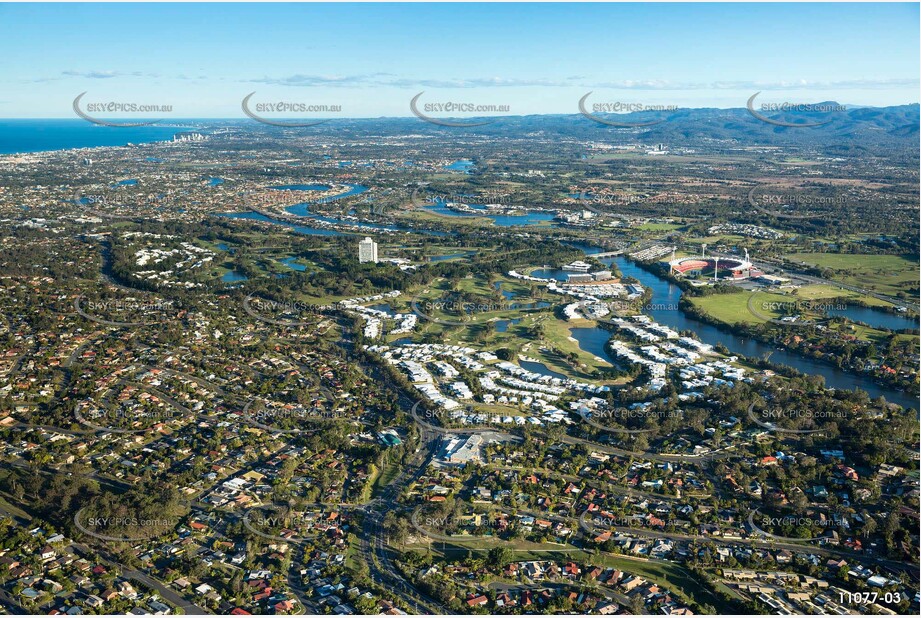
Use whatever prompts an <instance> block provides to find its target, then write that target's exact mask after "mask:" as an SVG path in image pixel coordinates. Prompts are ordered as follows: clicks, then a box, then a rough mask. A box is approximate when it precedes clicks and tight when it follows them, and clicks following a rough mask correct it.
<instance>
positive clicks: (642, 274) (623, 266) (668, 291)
mask: <svg viewBox="0 0 921 618" xmlns="http://www.w3.org/2000/svg"><path fill="white" fill-rule="evenodd" d="M600 252H601V250H600V249H598V250H596V249H594V248H592V249H589V250H586V253H587V254H591V253H600ZM601 261H602V262H603V263H605V264H608V265H614V266H616V267H617V268H618V269H619V270H620V272H621V273H623V275H624V276H625V277H633V278H635V279H637V280H639V281H640V283H642V284H643V285H644V286H646V287H647V288H649V289H650V290H652V299H651V300H650V307H649V310H648V311H647V313H648V314H649V316H650V317H652V318H653V319H654V320H655V321H657V322H659V323H661V324H665V325H666V326H669V327H670V328H673V329H675V330H678V331H682V330H688V331H692V332H694V333H696V334H697V337H698V338H699V339H700V340H701V341H703V342H704V343H709V344H711V345H716V344H717V343H722V344H723V345H725V346H726V347H727V348H728V349H729V351H731V352H732V353H733V354H739V355H743V356H749V357H751V358H764V357H765V356H767V357H768V358H769V360H770V361H771V362H772V363H777V364H780V365H787V366H789V367H793V368H794V369H796V370H797V371H800V372H802V373H805V374H811V375H820V376H822V377H823V378H825V386H826V387H828V388H834V389H842V390H853V389H856V388H860V389H861V390H864V391H866V392H867V393H869V395H870V396H871V397H879V396H883V397H885V398H886V401H889V402H891V403H897V404H899V405H901V406H903V407H906V408H914V409H916V410H917V409H918V396H917V395H911V394H910V393H904V392H901V391H897V390H895V389H893V388H889V387H886V386H883V385H881V384H877V383H876V382H875V381H873V380H872V379H871V378H869V377H867V376H863V375H860V374H856V373H850V372H846V371H842V370H841V369H838V368H837V367H834V366H832V365H830V364H828V363H825V362H822V361H819V360H814V359H811V358H806V357H805V356H800V355H799V354H794V353H792V352H788V351H787V350H782V349H778V348H775V347H773V346H770V345H767V344H764V343H761V342H760V341H755V340H753V339H747V338H745V337H740V336H739V335H736V334H734V333H730V332H729V331H724V330H721V329H719V328H717V327H715V326H712V325H710V324H707V323H705V322H701V321H700V320H696V319H694V318H692V317H690V316H688V315H687V314H685V313H684V312H683V311H681V310H680V309H679V308H678V301H679V300H680V299H681V288H679V287H678V286H677V285H674V284H673V283H671V282H670V281H668V280H667V279H664V278H662V277H659V276H657V275H654V274H652V273H650V272H649V271H646V270H643V269H642V268H640V267H639V266H637V265H636V264H634V263H633V262H631V261H630V260H628V259H627V258H625V257H622V256H618V257H614V258H603V259H602V260H601ZM585 330H592V329H585ZM587 335H589V334H588V333H585V334H584V335H582V337H583V338H584V337H585V336H587ZM573 337H576V334H575V333H574V334H573ZM577 338H578V337H577ZM587 351H591V352H592V353H595V354H597V349H595V350H587ZM599 356H601V357H602V358H607V357H608V356H607V354H602V355H599Z"/></svg>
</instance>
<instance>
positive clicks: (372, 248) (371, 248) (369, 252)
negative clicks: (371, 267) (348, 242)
mask: <svg viewBox="0 0 921 618" xmlns="http://www.w3.org/2000/svg"><path fill="white" fill-rule="evenodd" d="M358 261H359V262H360V263H361V264H365V263H367V262H374V263H375V264H377V243H376V242H374V241H373V240H371V237H370V236H367V237H365V239H364V240H362V241H361V242H359V243H358Z"/></svg>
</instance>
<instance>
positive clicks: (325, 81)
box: [247, 73, 389, 86]
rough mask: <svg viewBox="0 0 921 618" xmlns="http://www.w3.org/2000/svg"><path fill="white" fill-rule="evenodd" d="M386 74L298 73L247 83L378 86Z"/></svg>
mask: <svg viewBox="0 0 921 618" xmlns="http://www.w3.org/2000/svg"><path fill="white" fill-rule="evenodd" d="M387 75H389V74H388V73H369V74H366V75H304V74H302V73H298V74H295V75H289V76H287V77H259V78H256V79H249V80H247V81H249V82H254V83H257V84H270V85H273V86H359V85H380V84H381V81H380V78H382V77H385V76H387Z"/></svg>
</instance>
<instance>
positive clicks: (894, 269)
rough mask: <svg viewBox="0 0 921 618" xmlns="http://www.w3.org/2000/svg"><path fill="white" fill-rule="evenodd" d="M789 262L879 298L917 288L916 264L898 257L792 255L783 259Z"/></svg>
mask: <svg viewBox="0 0 921 618" xmlns="http://www.w3.org/2000/svg"><path fill="white" fill-rule="evenodd" d="M784 257H785V258H786V259H788V260H790V261H791V262H796V263H801V264H802V263H805V264H808V265H811V266H818V267H820V268H828V269H831V270H833V271H835V273H834V274H833V275H832V278H833V279H834V280H835V281H841V282H843V283H847V284H849V285H855V286H859V287H862V288H866V289H869V290H873V291H874V292H878V293H880V294H888V295H891V296H895V295H897V294H898V293H899V292H909V291H910V290H912V289H915V288H917V286H918V268H919V264H918V261H917V260H912V259H908V258H906V257H903V256H900V255H864V254H851V253H848V254H845V253H793V254H790V255H787V256H784Z"/></svg>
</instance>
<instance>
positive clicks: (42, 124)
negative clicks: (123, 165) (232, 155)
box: [0, 118, 187, 154]
mask: <svg viewBox="0 0 921 618" xmlns="http://www.w3.org/2000/svg"><path fill="white" fill-rule="evenodd" d="M184 130H187V129H185V128H181V127H177V126H162V127H161V126H156V125H152V126H147V127H104V126H101V125H96V124H93V123H91V122H87V121H85V120H80V119H79V118H72V119H71V118H68V119H38V120H35V119H0V154H14V153H20V152H42V151H46V150H63V149H67V148H93V147H96V146H125V145H127V144H129V143H131V144H140V143H145V142H158V141H169V140H171V139H173V135H175V134H176V133H179V132H181V131H184Z"/></svg>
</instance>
